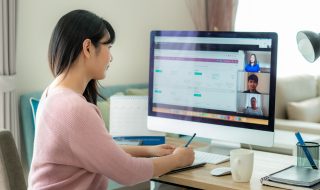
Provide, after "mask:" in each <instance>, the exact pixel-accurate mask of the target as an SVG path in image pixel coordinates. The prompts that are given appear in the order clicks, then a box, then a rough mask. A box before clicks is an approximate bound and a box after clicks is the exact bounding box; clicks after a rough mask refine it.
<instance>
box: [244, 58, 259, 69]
mask: <svg viewBox="0 0 320 190" xmlns="http://www.w3.org/2000/svg"><path fill="white" fill-rule="evenodd" d="M245 71H246V72H260V66H259V64H258V61H257V56H256V54H251V55H250V59H249V63H248V64H247V65H246V67H245Z"/></svg>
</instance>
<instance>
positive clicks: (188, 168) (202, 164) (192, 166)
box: [160, 162, 206, 177]
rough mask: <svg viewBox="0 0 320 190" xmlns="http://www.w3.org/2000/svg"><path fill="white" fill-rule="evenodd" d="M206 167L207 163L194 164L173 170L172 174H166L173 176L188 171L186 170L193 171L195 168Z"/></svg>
mask: <svg viewBox="0 0 320 190" xmlns="http://www.w3.org/2000/svg"><path fill="white" fill-rule="evenodd" d="M204 165H206V162H193V163H192V165H189V166H184V167H181V168H176V169H173V170H171V171H170V172H168V173H166V174H173V173H177V172H182V171H186V170H191V169H194V168H199V167H202V166H204ZM166 174H163V175H166ZM160 177H161V176H160Z"/></svg>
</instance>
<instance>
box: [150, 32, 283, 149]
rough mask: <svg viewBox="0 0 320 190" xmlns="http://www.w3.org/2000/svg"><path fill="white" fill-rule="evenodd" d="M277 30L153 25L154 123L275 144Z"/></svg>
mask: <svg viewBox="0 0 320 190" xmlns="http://www.w3.org/2000/svg"><path fill="white" fill-rule="evenodd" d="M276 63H277V34H276V33H271V32H270V33H269V32H201V31H152V32H151V45H150V72H149V100H148V101H149V104H148V128H149V129H151V130H157V131H164V132H171V133H177V134H187V135H191V134H193V133H194V132H196V133H197V135H198V136H201V137H206V138H211V139H218V140H225V141H233V142H240V143H248V144H255V145H262V146H271V145H272V144H273V132H274V110H275V88H276V86H275V85H276Z"/></svg>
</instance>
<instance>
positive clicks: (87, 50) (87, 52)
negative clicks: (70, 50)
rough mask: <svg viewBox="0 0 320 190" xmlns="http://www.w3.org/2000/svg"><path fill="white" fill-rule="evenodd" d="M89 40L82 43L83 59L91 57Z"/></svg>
mask: <svg viewBox="0 0 320 190" xmlns="http://www.w3.org/2000/svg"><path fill="white" fill-rule="evenodd" d="M91 44H92V43H91V40H90V39H85V40H84V41H83V43H82V51H83V54H84V56H85V57H87V58H89V57H90V55H91V49H90V48H91Z"/></svg>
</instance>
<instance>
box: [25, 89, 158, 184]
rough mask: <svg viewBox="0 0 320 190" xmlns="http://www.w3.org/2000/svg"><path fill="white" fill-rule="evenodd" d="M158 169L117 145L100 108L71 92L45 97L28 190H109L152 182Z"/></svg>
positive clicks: (54, 91) (53, 92)
mask: <svg viewBox="0 0 320 190" xmlns="http://www.w3.org/2000/svg"><path fill="white" fill-rule="evenodd" d="M152 175H153V164H152V161H151V159H148V158H135V157H132V156H131V155H129V154H127V153H126V152H124V151H123V150H122V149H121V147H119V146H118V145H117V144H115V142H114V141H113V139H112V137H111V136H110V134H109V133H108V132H107V130H106V128H105V124H104V122H103V120H102V117H101V113H100V111H99V110H98V108H97V107H96V106H95V105H93V104H91V103H88V102H87V101H86V99H85V98H84V97H83V96H82V95H80V94H78V93H76V92H74V91H72V90H70V89H66V88H55V89H50V90H49V91H45V92H44V94H43V95H42V98H41V100H40V104H39V107H38V111H37V119H36V132H35V140H34V153H33V160H32V164H31V168H30V173H29V180H28V183H29V189H59V190H63V189H68V190H70V189H90V190H91V189H103V190H106V189H107V184H108V179H112V180H114V181H116V182H118V183H120V184H124V185H133V184H136V183H139V182H143V181H147V180H149V179H150V178H151V177H152Z"/></svg>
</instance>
